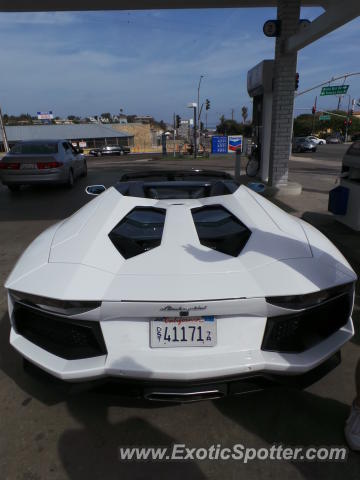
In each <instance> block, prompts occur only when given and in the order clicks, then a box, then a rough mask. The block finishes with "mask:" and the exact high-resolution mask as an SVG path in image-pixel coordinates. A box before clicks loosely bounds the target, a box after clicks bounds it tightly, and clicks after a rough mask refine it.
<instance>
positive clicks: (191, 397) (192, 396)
mask: <svg viewBox="0 0 360 480" xmlns="http://www.w3.org/2000/svg"><path fill="white" fill-rule="evenodd" d="M225 395H226V392H225V391H222V390H219V389H218V388H214V389H206V390H198V389H197V390H195V389H194V390H191V389H189V390H187V389H184V390H172V389H168V388H158V389H156V390H145V392H144V398H146V400H150V401H153V402H174V403H191V402H200V401H202V400H215V399H217V398H222V397H224V396H225Z"/></svg>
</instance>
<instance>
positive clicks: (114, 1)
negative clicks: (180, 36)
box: [0, 0, 356, 12]
mask: <svg viewBox="0 0 360 480" xmlns="http://www.w3.org/2000/svg"><path fill="white" fill-rule="evenodd" d="M355 2H356V0H355ZM332 3H334V2H333V1H332V0H302V1H301V4H302V5H304V6H317V7H318V6H321V7H324V8H326V7H327V6H328V5H329V4H332ZM277 4H278V1H277V0H170V1H165V0H52V1H51V2H49V1H48V0H33V1H32V2H29V1H28V0H1V1H0V11H3V12H20V11H22V12H30V11H32V12H34V11H44V12H49V11H76V10H150V9H177V8H179V9H181V8H238V7H243V8H253V7H276V6H277Z"/></svg>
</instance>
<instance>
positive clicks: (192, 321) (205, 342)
mask: <svg viewBox="0 0 360 480" xmlns="http://www.w3.org/2000/svg"><path fill="white" fill-rule="evenodd" d="M215 345H216V318H214V317H213V316H207V317H187V318H181V317H164V318H156V319H154V320H151V323H150V346H151V347H152V348H161V347H163V348H164V347H165V348H166V347H167V348H169V347H214V346H215Z"/></svg>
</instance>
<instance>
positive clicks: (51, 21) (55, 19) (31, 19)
mask: <svg viewBox="0 0 360 480" xmlns="http://www.w3.org/2000/svg"><path fill="white" fill-rule="evenodd" d="M78 21H79V16H78V15H76V14H73V13H68V12H37V13H0V24H1V25H3V26H8V27H13V26H16V25H52V26H54V25H59V26H62V25H69V24H72V23H75V22H78Z"/></svg>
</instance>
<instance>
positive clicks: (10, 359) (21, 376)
mask: <svg viewBox="0 0 360 480" xmlns="http://www.w3.org/2000/svg"><path fill="white" fill-rule="evenodd" d="M9 336H10V320H9V316H8V314H5V315H3V317H2V318H1V320H0V370H2V371H3V372H4V373H5V375H7V376H8V377H9V378H11V379H12V380H13V381H14V382H15V383H16V384H17V386H18V387H19V388H20V389H21V390H22V391H23V392H24V394H25V395H26V398H25V399H24V402H25V403H24V404H26V403H27V402H28V401H29V400H31V398H32V397H34V398H37V399H39V400H40V401H41V402H42V403H44V404H45V405H54V404H56V403H59V402H61V401H64V399H65V398H66V396H67V394H68V392H67V387H66V385H65V386H60V385H58V384H57V383H56V382H51V381H50V383H49V380H48V381H47V384H44V383H43V382H41V381H37V380H36V379H34V378H32V377H31V376H29V375H28V374H27V373H26V371H24V368H23V359H22V357H21V356H20V354H18V353H17V352H16V351H15V349H14V348H13V347H12V346H11V345H10V343H9Z"/></svg>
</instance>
